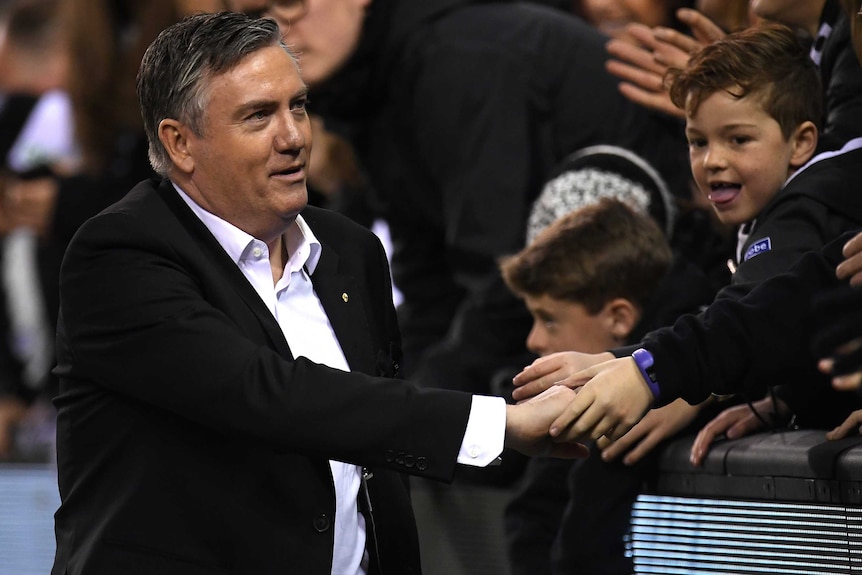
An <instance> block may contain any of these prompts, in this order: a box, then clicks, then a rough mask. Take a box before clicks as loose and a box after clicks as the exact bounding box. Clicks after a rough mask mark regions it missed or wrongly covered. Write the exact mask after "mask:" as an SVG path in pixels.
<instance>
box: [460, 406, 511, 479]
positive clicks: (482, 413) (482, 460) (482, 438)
mask: <svg viewBox="0 0 862 575" xmlns="http://www.w3.org/2000/svg"><path fill="white" fill-rule="evenodd" d="M505 439H506V400H504V399H503V398H502V397H492V396H487V395H474V396H473V402H472V404H471V406H470V418H469V419H468V420H467V429H466V431H465V432H464V440H463V441H462V442H461V451H459V452H458V463H461V464H463V465H473V466H475V467H485V466H487V465H488V464H490V463H492V462H493V461H494V460H495V459H497V457H499V455H500V454H501V453H503V444H504V441H505Z"/></svg>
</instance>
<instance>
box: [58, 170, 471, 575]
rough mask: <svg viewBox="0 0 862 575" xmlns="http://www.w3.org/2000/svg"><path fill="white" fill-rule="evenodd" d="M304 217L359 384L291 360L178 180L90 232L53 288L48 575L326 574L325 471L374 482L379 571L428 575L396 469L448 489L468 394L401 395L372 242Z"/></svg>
mask: <svg viewBox="0 0 862 575" xmlns="http://www.w3.org/2000/svg"><path fill="white" fill-rule="evenodd" d="M303 217H304V218H305V219H306V221H307V222H308V224H309V225H310V227H311V228H312V230H313V231H314V233H315V235H316V236H317V238H318V239H319V240H320V242H321V244H322V247H323V250H322V255H321V259H320V262H319V265H318V267H317V269H316V270H315V272H314V274H313V276H312V281H313V283H314V286H315V291H316V292H317V294H318V296H319V298H320V300H321V302H322V304H323V306H324V308H325V310H326V312H327V315H328V316H329V318H330V321H331V323H332V326H333V328H334V330H335V332H336V334H337V337H338V340H339V342H340V343H341V346H342V348H343V350H344V353H345V355H346V357H347V361H348V363H349V365H350V367H351V370H352V372H351V373H345V372H341V371H338V370H335V369H331V368H328V367H326V366H322V365H319V364H315V363H313V362H311V361H308V360H307V359H305V358H299V359H294V358H293V356H292V355H291V352H290V349H289V348H288V346H287V343H286V341H285V339H284V337H283V335H282V332H281V330H280V328H279V326H278V324H277V323H276V321H275V320H274V318H273V317H272V314H271V313H270V312H269V311H268V309H267V308H266V307H265V306H264V304H263V302H262V301H261V300H260V298H259V297H258V296H257V294H256V292H255V291H254V289H253V288H252V286H251V285H250V284H249V283H248V281H247V280H246V279H245V278H244V276H243V275H242V273H241V272H240V270H239V269H238V268H237V266H236V264H235V263H234V262H233V261H231V259H230V258H229V257H228V256H227V254H226V253H225V252H224V250H223V249H222V248H221V246H220V245H219V244H218V243H217V242H216V240H215V238H214V237H213V236H212V235H211V234H210V232H209V231H208V230H207V229H206V227H205V226H204V225H203V224H202V223H201V222H200V220H198V219H197V217H196V216H195V215H194V214H193V213H192V212H191V211H190V210H189V209H188V207H187V206H186V205H185V204H184V203H183V201H182V199H181V198H179V196H178V195H177V193H176V191H175V190H174V189H173V187H172V186H171V184H170V183H169V182H167V181H162V182H161V183H159V182H158V181H156V180H148V181H145V182H142V183H141V184H139V185H138V186H137V187H135V188H134V189H133V190H132V191H131V192H129V194H128V195H127V196H126V197H125V198H124V199H123V200H122V201H120V202H118V203H117V204H115V205H114V206H112V207H111V208H109V209H107V210H105V211H104V212H102V213H101V214H100V215H98V216H96V217H95V218H92V219H91V220H89V221H88V222H86V223H85V224H84V225H83V226H82V227H81V229H80V231H79V232H78V233H77V235H76V236H75V238H74V239H73V241H72V242H71V244H70V246H69V249H68V252H67V254H66V257H65V259H64V262H63V267H62V271H61V283H60V290H61V307H60V316H61V317H60V323H59V328H58V340H57V341H58V367H57V369H56V373H57V375H58V376H59V379H60V393H59V395H58V396H57V398H56V401H55V403H56V406H57V409H58V430H57V442H58V445H57V450H58V466H59V486H60V495H61V501H62V503H61V506H60V509H59V510H58V512H57V514H56V535H57V556H56V560H55V564H54V569H53V572H52V573H53V575H61V574H64V573H69V574H75V575H78V574H120V573H122V574H123V575H135V574H159V575H172V574H183V575H189V574H201V575H202V574H211V573H212V574H215V573H233V574H241V573H249V574H255V575H263V574H268V573H272V574H273V575H275V574H278V575H284V574H286V573H302V574H304V575H305V574H327V575H328V574H329V573H330V568H331V559H332V546H333V525H334V522H333V519H334V509H335V507H334V489H333V482H332V477H331V474H330V470H329V466H328V463H327V461H328V459H337V460H341V461H346V462H350V463H355V464H359V465H363V466H366V467H368V468H369V469H370V470H371V471H372V473H373V478H372V479H371V480H370V482H369V491H370V496H371V500H372V507H373V510H374V524H375V530H376V532H377V537H378V543H379V548H380V552H379V563H378V564H377V565H376V569H379V570H382V572H384V573H411V572H418V571H419V558H418V546H417V537H416V532H415V523H414V521H413V517H412V512H411V510H410V505H409V494H408V491H407V486H406V483H405V480H404V477H403V476H402V475H401V474H400V473H395V472H408V473H413V474H416V475H421V476H425V477H430V478H436V479H441V480H450V479H451V478H452V475H453V473H454V468H455V463H456V457H457V452H458V449H459V446H460V443H461V440H462V436H463V432H464V428H465V426H466V421H467V417H468V414H469V409H470V397H469V396H468V395H462V394H456V393H452V392H447V391H443V390H428V389H418V388H417V387H415V386H413V385H411V384H408V383H407V382H404V381H401V380H397V379H391V377H392V376H393V375H394V374H395V372H396V371H397V365H396V363H397V361H398V360H397V355H398V353H397V350H398V349H399V335H398V328H397V323H396V320H395V311H394V309H393V306H392V301H391V288H390V283H389V272H388V266H387V263H386V258H385V253H384V252H383V250H382V247H381V246H380V243H379V242H378V241H377V238H376V237H375V236H373V235H372V234H370V233H369V232H368V231H367V230H365V229H364V228H361V227H360V226H358V225H355V224H353V223H351V222H350V221H349V220H347V219H346V218H343V217H341V216H339V215H337V214H334V213H331V212H326V211H323V210H319V209H314V208H311V207H309V208H307V209H306V210H305V211H304V212H303ZM381 376H382V377H381ZM381 568H382V569H381Z"/></svg>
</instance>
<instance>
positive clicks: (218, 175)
mask: <svg viewBox="0 0 862 575" xmlns="http://www.w3.org/2000/svg"><path fill="white" fill-rule="evenodd" d="M306 92H307V89H306V86H305V84H304V83H303V81H302V80H301V79H300V77H299V72H298V70H297V67H296V64H295V63H294V61H293V59H292V58H291V57H290V56H289V55H288V54H287V53H286V52H285V51H284V50H283V49H281V48H279V47H277V46H272V47H268V48H263V49H261V50H258V51H257V52H254V53H253V54H251V55H249V56H247V57H246V58H245V59H244V60H242V61H241V62H240V63H239V64H238V65H237V66H236V67H234V68H233V69H231V70H229V71H228V72H226V73H224V74H221V75H219V76H216V77H214V78H212V79H211V82H210V91H209V95H208V96H209V98H208V102H207V104H206V106H205V110H204V115H203V121H202V135H201V136H199V137H198V136H195V135H194V134H189V135H188V149H189V155H190V157H191V162H192V165H191V169H190V173H189V174H188V178H189V184H190V187H191V188H192V190H191V193H192V195H193V197H194V198H195V200H196V201H198V203H200V204H201V205H202V206H203V207H204V208H205V209H206V210H207V211H209V212H211V213H214V214H215V215H217V216H219V217H221V218H222V219H224V220H227V221H228V222H230V223H232V224H234V225H235V226H237V227H238V228H240V229H242V230H244V231H245V232H247V233H249V234H251V235H253V236H255V237H257V238H258V239H260V240H263V241H266V242H269V241H271V240H273V239H275V238H277V237H278V236H280V235H281V234H282V233H283V231H284V230H285V229H286V228H287V226H288V225H289V224H290V223H291V222H293V219H294V218H295V217H296V214H297V213H299V211H300V210H302V209H303V208H304V207H305V205H306V202H307V192H306V186H305V179H306V171H307V164H308V157H309V153H310V152H311V125H310V122H309V120H308V116H307V114H306V111H305V103H306ZM187 169H188V168H187Z"/></svg>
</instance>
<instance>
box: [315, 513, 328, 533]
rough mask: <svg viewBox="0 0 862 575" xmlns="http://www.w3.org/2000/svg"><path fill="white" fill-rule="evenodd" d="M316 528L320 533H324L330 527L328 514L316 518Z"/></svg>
mask: <svg viewBox="0 0 862 575" xmlns="http://www.w3.org/2000/svg"><path fill="white" fill-rule="evenodd" d="M314 529H315V531H317V532H318V533H323V532H324V531H326V530H327V529H329V517H327V516H326V515H318V516H317V517H315V518H314Z"/></svg>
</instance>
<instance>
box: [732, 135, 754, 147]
mask: <svg viewBox="0 0 862 575" xmlns="http://www.w3.org/2000/svg"><path fill="white" fill-rule="evenodd" d="M731 139H732V140H733V143H734V144H736V145H738V146H739V145H742V144H745V143H748V142H750V141H751V138H750V137H749V136H734V137H733V138H731Z"/></svg>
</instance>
